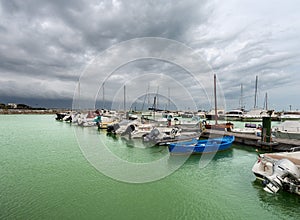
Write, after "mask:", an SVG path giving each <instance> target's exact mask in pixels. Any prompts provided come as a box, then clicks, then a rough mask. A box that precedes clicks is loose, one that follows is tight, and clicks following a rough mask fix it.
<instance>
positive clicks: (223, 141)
mask: <svg viewBox="0 0 300 220" xmlns="http://www.w3.org/2000/svg"><path fill="white" fill-rule="evenodd" d="M233 141H234V136H224V137H221V138H211V139H207V140H196V139H193V140H192V141H188V142H179V143H172V144H170V145H169V147H168V148H169V152H170V153H171V154H197V153H198V154H199V153H215V152H218V151H222V150H226V149H229V148H230V147H231V145H232V143H233Z"/></svg>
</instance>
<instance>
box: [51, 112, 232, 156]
mask: <svg viewBox="0 0 300 220" xmlns="http://www.w3.org/2000/svg"><path fill="white" fill-rule="evenodd" d="M56 115H57V117H56V120H59V121H66V122H69V123H72V124H76V125H77V126H83V127H91V126H95V127H97V128H98V129H99V130H100V129H105V130H106V132H107V133H108V134H112V135H117V136H120V137H122V138H124V139H127V140H135V139H139V140H142V142H143V143H145V146H156V145H168V146H169V151H170V153H174V154H176V153H203V151H204V152H216V151H219V150H225V149H227V148H229V147H230V146H231V144H232V142H233V141H234V138H231V139H228V138H226V137H225V138H221V137H220V138H214V139H210V140H209V141H208V140H201V141H200V140H199V138H200V136H201V133H202V131H203V130H204V129H205V127H206V126H207V125H209V124H208V123H206V121H205V120H203V118H202V117H201V116H199V115H197V114H196V115H193V117H190V116H189V117H183V115H178V114H174V113H170V112H164V113H157V112H152V114H150V113H146V114H136V113H124V112H116V111H107V110H96V111H88V112H86V113H80V112H65V113H57V114H56ZM225 142H226V145H224V144H225ZM174 143H175V144H176V147H174V145H172V144H174ZM200 148H201V150H200ZM178 149H180V150H179V151H178Z"/></svg>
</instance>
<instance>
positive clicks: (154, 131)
mask: <svg viewBox="0 0 300 220" xmlns="http://www.w3.org/2000/svg"><path fill="white" fill-rule="evenodd" d="M159 134H160V132H159V130H158V129H157V128H154V129H152V131H151V132H150V133H149V134H148V135H146V136H144V138H143V141H145V142H150V141H155V140H156V139H157V137H158V136H159Z"/></svg>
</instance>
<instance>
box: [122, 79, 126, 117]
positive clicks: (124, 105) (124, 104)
mask: <svg viewBox="0 0 300 220" xmlns="http://www.w3.org/2000/svg"><path fill="white" fill-rule="evenodd" d="M123 107H124V112H126V86H125V85H124V103H123Z"/></svg>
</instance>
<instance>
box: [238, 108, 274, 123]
mask: <svg viewBox="0 0 300 220" xmlns="http://www.w3.org/2000/svg"><path fill="white" fill-rule="evenodd" d="M270 112H272V113H271V115H270V114H269V113H270ZM263 117H271V118H272V120H273V121H274V120H278V116H277V115H276V114H275V113H274V111H268V110H265V109H252V110H250V111H248V112H246V113H245V114H243V115H242V117H241V119H242V121H249V122H261V121H262V118H263Z"/></svg>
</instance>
